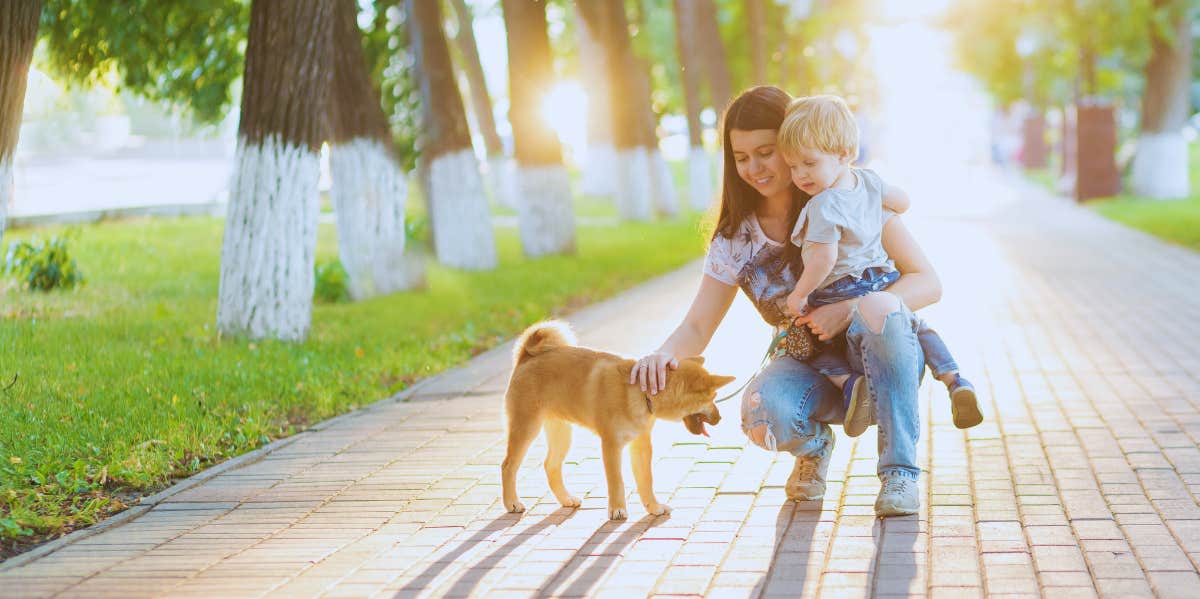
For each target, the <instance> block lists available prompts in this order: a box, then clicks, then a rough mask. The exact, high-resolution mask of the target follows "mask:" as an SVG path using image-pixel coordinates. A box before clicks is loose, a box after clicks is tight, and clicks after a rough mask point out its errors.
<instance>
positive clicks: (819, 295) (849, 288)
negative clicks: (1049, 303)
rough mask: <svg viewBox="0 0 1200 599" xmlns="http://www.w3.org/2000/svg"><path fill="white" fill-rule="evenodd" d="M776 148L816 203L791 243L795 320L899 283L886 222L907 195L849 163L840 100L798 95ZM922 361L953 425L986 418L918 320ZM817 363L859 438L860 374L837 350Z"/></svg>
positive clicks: (866, 406) (863, 399)
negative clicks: (886, 241) (838, 387)
mask: <svg viewBox="0 0 1200 599" xmlns="http://www.w3.org/2000/svg"><path fill="white" fill-rule="evenodd" d="M777 148H778V149H779V151H780V153H781V154H782V155H783V157H784V159H785V160H786V161H787V163H788V166H789V167H790V168H791V175H792V182H793V183H795V184H796V186H797V187H799V188H800V189H801V190H803V191H804V192H805V193H807V194H808V195H810V196H811V197H812V199H810V200H809V201H808V203H807V204H806V205H805V206H804V209H803V210H802V211H801V213H800V217H799V219H798V220H797V221H796V227H795V229H793V231H792V235H791V242H792V243H794V244H796V245H798V246H800V247H801V255H802V256H803V259H804V270H803V272H802V273H801V275H800V279H799V280H798V281H797V282H796V287H795V289H794V290H793V291H792V293H791V294H790V295H789V296H788V298H787V306H788V309H789V311H790V312H791V313H793V314H795V315H800V314H805V313H807V312H808V311H809V310H810V309H812V308H815V307H818V306H824V305H828V304H833V303H837V302H840V301H843V300H847V299H852V298H856V297H862V296H864V295H867V294H869V293H873V292H876V291H883V290H885V289H887V288H888V287H889V286H891V284H892V283H895V282H896V281H897V280H898V279H899V278H900V273H899V272H898V271H897V270H896V267H895V265H894V264H893V263H892V261H891V259H890V258H888V255H887V252H886V251H884V249H883V244H882V241H881V239H882V234H883V225H884V223H885V222H887V219H888V218H890V217H891V216H892V215H893V214H895V213H901V212H904V211H905V210H907V209H908V205H909V201H908V196H907V194H905V193H904V191H903V190H901V189H899V188H897V187H894V186H890V185H886V184H885V183H884V182H883V181H882V180H881V179H880V178H879V175H877V174H875V172H874V171H872V170H869V169H864V168H856V167H853V166H851V163H852V162H853V160H854V157H855V156H857V155H858V126H857V124H856V123H855V121H854V115H853V114H852V113H851V112H850V107H849V106H847V104H846V101H845V100H843V99H842V98H840V97H838V96H830V95H824V96H809V97H802V98H797V99H795V100H793V101H792V103H791V104H790V105H788V110H787V114H786V116H785V117H784V120H783V125H782V126H781V127H780V129H779V138H778V141H777ZM916 326H917V338H918V340H919V341H920V343H921V349H922V350H923V351H924V354H925V362H926V364H928V365H929V367H930V368H931V369H932V370H933V374H934V376H935V377H936V378H937V379H938V380H940V381H942V382H943V383H945V385H946V388H947V390H948V391H949V393H950V399H951V410H952V412H953V416H954V425H955V426H957V427H958V428H970V427H972V426H975V425H976V424H979V423H980V422H982V421H983V414H982V413H981V412H980V411H979V405H978V402H977V399H976V396H975V387H974V386H972V385H971V383H970V382H969V381H967V380H966V379H964V378H962V377H961V376H959V374H958V370H959V369H958V364H957V363H956V362H955V361H954V357H953V356H952V355H951V354H950V350H949V349H948V348H947V347H946V344H945V342H943V341H942V338H941V337H940V336H939V335H938V334H937V333H936V332H935V331H934V330H933V329H931V328H929V326H928V325H927V324H925V322H924V321H923V320H920V319H917V324H916ZM812 364H813V366H814V367H815V368H817V369H818V370H820V371H821V372H822V373H823V374H825V375H826V376H829V377H830V378H831V379H832V380H834V382H835V383H837V382H839V381H840V382H841V383H842V393H843V395H844V396H845V398H846V402H847V407H846V420H845V425H844V428H845V431H846V434H848V435H850V436H851V437H856V436H858V435H860V434H862V432H863V431H864V430H866V428H867V426H869V425H870V424H871V421H872V420H873V419H874V413H875V407H874V400H873V398H872V397H871V392H870V391H871V390H870V389H868V388H867V387H868V385H867V381H866V379H865V378H864V377H863V376H862V373H859V372H853V371H851V370H850V369H849V368H848V367H847V366H845V363H844V362H842V361H841V359H840V358H839V357H838V356H836V355H833V352H825V353H823V354H822V355H821V356H819V357H817V358H814V359H813V361H812Z"/></svg>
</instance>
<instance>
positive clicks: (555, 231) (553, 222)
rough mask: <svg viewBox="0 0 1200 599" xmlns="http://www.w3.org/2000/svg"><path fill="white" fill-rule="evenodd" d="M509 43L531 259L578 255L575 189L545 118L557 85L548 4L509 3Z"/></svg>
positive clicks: (521, 210)
mask: <svg viewBox="0 0 1200 599" xmlns="http://www.w3.org/2000/svg"><path fill="white" fill-rule="evenodd" d="M502 4H503V7H504V25H505V29H506V31H505V33H506V36H505V37H506V38H507V39H508V90H509V91H508V97H509V110H508V120H509V121H510V122H511V123H512V128H513V149H514V152H513V154H514V156H515V158H516V160H517V181H518V186H519V187H518V189H519V190H520V193H519V194H518V196H517V218H518V221H517V222H518V224H519V229H520V233H521V246H522V248H523V249H524V251H525V255H527V256H542V255H545V254H565V253H571V252H574V251H575V217H574V214H573V212H572V207H571V185H570V179H569V177H568V176H567V169H566V167H565V166H563V162H562V147H561V146H560V144H559V142H558V135H557V134H556V133H555V132H554V130H553V129H551V128H550V125H549V124H548V123H547V122H546V120H545V119H544V118H543V114H542V101H543V97H544V96H543V94H544V93H545V91H546V90H547V89H549V88H550V87H551V86H552V85H553V82H554V64H553V59H552V56H551V53H550V36H549V35H548V34H547V33H546V27H547V24H546V5H545V3H543V2H541V1H530V0H504V1H503V3H502Z"/></svg>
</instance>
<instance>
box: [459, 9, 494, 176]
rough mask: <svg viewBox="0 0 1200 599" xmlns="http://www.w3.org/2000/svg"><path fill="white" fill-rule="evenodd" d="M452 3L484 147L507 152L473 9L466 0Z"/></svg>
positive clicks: (492, 152) (460, 49) (491, 151)
mask: <svg viewBox="0 0 1200 599" xmlns="http://www.w3.org/2000/svg"><path fill="white" fill-rule="evenodd" d="M450 6H452V7H453V8H454V16H455V18H456V19H457V20H458V35H455V36H454V43H456V44H458V50H459V52H461V53H462V56H463V62H464V63H465V64H464V65H463V71H464V72H465V73H466V75H467V85H468V86H469V87H470V93H471V106H472V107H473V109H474V111H475V120H477V121H478V122H479V133H480V134H481V135H482V136H483V145H484V148H486V150H487V155H488V158H492V157H493V156H503V155H504V145H503V144H502V143H501V142H500V136H499V135H498V134H497V133H496V119H495V118H494V117H493V116H492V99H491V95H490V94H489V93H488V88H487V80H486V79H484V77H483V65H482V64H481V63H480V62H479V46H478V45H477V44H476V42H475V30H474V29H473V28H472V17H471V9H470V8H468V7H467V3H466V2H465V1H464V0H450Z"/></svg>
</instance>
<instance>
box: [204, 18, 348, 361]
mask: <svg viewBox="0 0 1200 599" xmlns="http://www.w3.org/2000/svg"><path fill="white" fill-rule="evenodd" d="M332 17H333V3H332V2H331V1H329V0H312V1H310V2H298V3H295V4H287V5H284V4H283V3H278V2H270V1H264V0H255V1H254V2H253V3H252V4H251V7H250V31H249V35H248V39H247V44H246V69H245V76H244V81H245V86H244V89H243V92H242V111H241V122H240V123H239V125H238V138H239V139H238V149H237V159H236V160H237V164H236V165H235V167H234V177H233V183H232V189H231V191H230V196H229V208H228V215H227V216H226V219H225V238H224V242H223V245H222V249H221V284H220V290H219V293H218V304H217V326H218V328H219V329H220V330H221V331H222V332H223V333H226V334H231V335H246V336H249V337H251V338H261V337H273V338H277V339H282V340H288V341H299V340H302V339H303V338H304V337H305V335H306V334H307V333H308V327H309V324H310V321H311V319H312V295H313V267H314V255H315V252H316V244H317V212H318V197H317V180H318V178H319V176H320V157H319V151H320V147H321V143H322V141H323V140H324V138H325V132H326V126H327V122H326V117H327V115H328V113H329V96H330V91H329V90H330V88H331V86H332V83H333V29H332V28H331V27H329V26H328V23H329V22H330V20H331V18H332Z"/></svg>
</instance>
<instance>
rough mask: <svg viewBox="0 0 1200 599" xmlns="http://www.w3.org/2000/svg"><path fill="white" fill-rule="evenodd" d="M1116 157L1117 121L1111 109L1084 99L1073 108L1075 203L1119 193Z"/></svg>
mask: <svg viewBox="0 0 1200 599" xmlns="http://www.w3.org/2000/svg"><path fill="white" fill-rule="evenodd" d="M1116 154H1117V120H1116V115H1115V111H1114V109H1113V107H1112V105H1111V104H1109V103H1107V102H1093V101H1089V100H1087V99H1086V98H1085V99H1084V100H1083V101H1081V102H1080V103H1079V104H1077V105H1076V106H1075V159H1076V171H1075V174H1076V176H1075V199H1076V200H1078V201H1084V200H1090V199H1093V198H1106V197H1110V196H1114V195H1117V194H1118V193H1120V191H1121V173H1120V171H1118V170H1117V163H1116Z"/></svg>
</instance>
